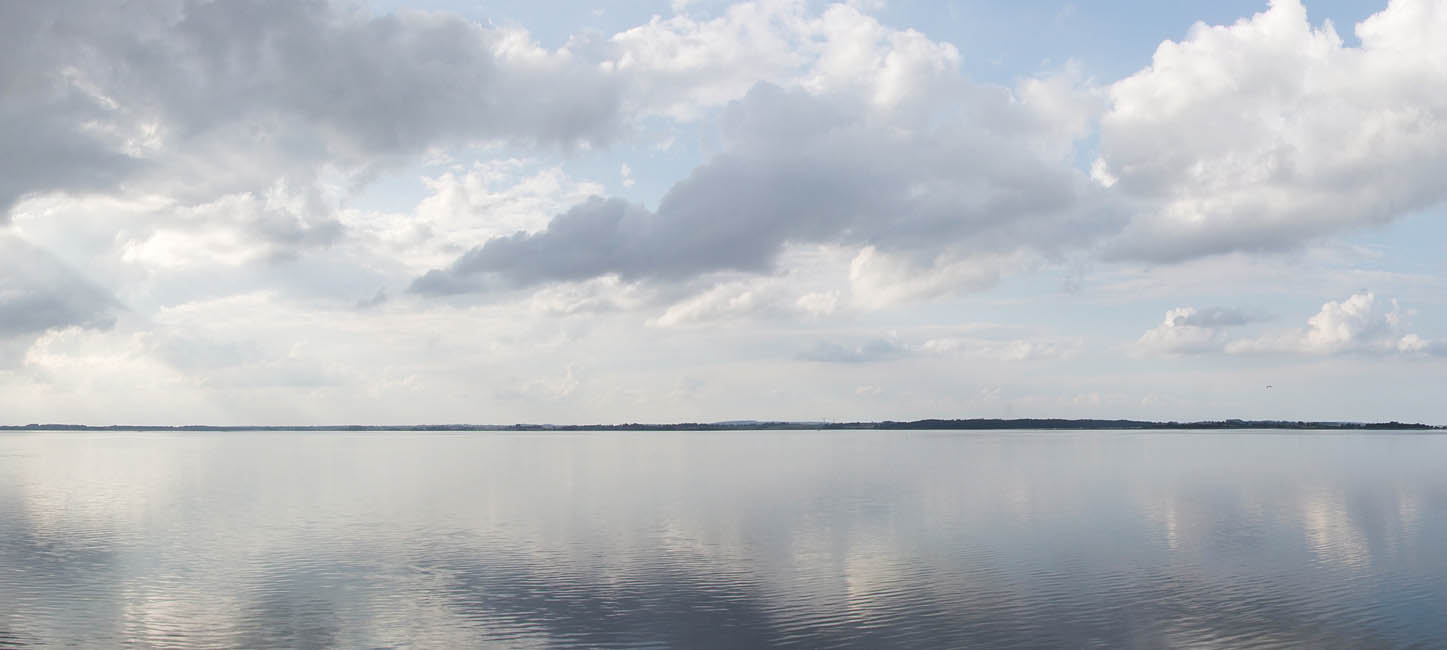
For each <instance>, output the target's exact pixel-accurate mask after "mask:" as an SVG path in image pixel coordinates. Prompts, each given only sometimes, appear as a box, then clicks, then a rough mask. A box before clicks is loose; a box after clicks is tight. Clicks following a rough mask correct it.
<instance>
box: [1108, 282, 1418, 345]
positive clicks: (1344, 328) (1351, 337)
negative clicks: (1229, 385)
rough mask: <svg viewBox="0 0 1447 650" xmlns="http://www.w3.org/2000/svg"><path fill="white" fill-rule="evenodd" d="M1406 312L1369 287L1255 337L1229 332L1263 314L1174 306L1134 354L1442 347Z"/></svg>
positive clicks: (1257, 318)
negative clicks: (1410, 323)
mask: <svg viewBox="0 0 1447 650" xmlns="http://www.w3.org/2000/svg"><path fill="white" fill-rule="evenodd" d="M1410 314H1411V313H1410V312H1408V311H1405V310H1403V309H1402V308H1401V307H1400V306H1399V305H1398V304H1397V301H1396V300H1392V301H1390V302H1389V303H1383V302H1380V301H1378V300H1377V298H1376V296H1375V295H1374V294H1372V293H1370V292H1364V293H1358V294H1354V295H1352V296H1351V297H1349V298H1347V299H1346V300H1342V301H1340V302H1338V301H1329V302H1327V303H1326V304H1324V305H1322V307H1321V310H1320V311H1318V312H1317V313H1316V315H1314V316H1312V317H1310V318H1308V319H1307V326H1306V327H1305V328H1302V329H1293V330H1284V331H1277V332H1268V333H1265V334H1262V335H1260V336H1257V337H1241V336H1231V332H1232V331H1233V330H1234V329H1236V328H1239V327H1242V326H1245V325H1248V324H1250V323H1254V322H1258V321H1261V320H1264V318H1263V317H1262V316H1260V315H1257V314H1253V313H1250V312H1245V311H1242V310H1237V309H1226V308H1219V307H1216V308H1206V309H1197V308H1194V307H1177V308H1175V309H1172V310H1170V311H1167V312H1166V317H1165V319H1164V320H1163V321H1162V322H1161V324H1160V325H1157V326H1156V327H1155V328H1153V329H1150V330H1147V331H1146V332H1145V334H1142V335H1141V337H1140V339H1139V340H1137V341H1136V342H1135V345H1134V346H1133V348H1132V353H1133V354H1135V355H1137V356H1152V355H1165V356H1170V355H1180V354H1222V353H1225V354H1233V355H1254V354H1298V355H1310V356H1330V355H1338V354H1369V355H1395V354H1437V353H1444V352H1447V346H1444V345H1443V344H1442V342H1440V341H1431V340H1427V339H1423V338H1422V337H1420V336H1418V335H1417V334H1415V333H1411V332H1408V331H1406V329H1407V319H1408V317H1409V316H1410Z"/></svg>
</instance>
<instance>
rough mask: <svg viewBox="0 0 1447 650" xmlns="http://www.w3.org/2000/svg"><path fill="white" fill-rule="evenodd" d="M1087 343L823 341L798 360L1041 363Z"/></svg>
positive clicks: (1051, 340) (942, 339) (1044, 339)
mask: <svg viewBox="0 0 1447 650" xmlns="http://www.w3.org/2000/svg"><path fill="white" fill-rule="evenodd" d="M1083 345H1084V341H1083V340H1082V339H1080V338H1050V337H1041V338H1037V339H1010V340H998V339H982V338H967V337H940V338H931V339H927V340H925V341H923V342H920V343H910V342H907V341H902V340H900V339H899V337H898V336H895V335H891V336H889V337H887V338H873V339H869V340H867V341H864V342H862V343H859V344H857V345H842V344H839V343H834V342H828V341H821V342H819V343H816V344H814V345H813V346H812V347H810V348H809V349H808V350H805V351H804V352H801V353H800V354H799V355H798V356H797V357H796V358H797V359H798V360H801V361H816V362H821V363H877V362H881V361H893V360H896V359H902V358H905V357H962V358H967V359H988V360H993V361H1007V362H1013V361H1039V360H1048V359H1068V358H1071V357H1074V356H1075V355H1076V354H1077V353H1078V352H1079V351H1080V348H1081V347H1082V346H1083Z"/></svg>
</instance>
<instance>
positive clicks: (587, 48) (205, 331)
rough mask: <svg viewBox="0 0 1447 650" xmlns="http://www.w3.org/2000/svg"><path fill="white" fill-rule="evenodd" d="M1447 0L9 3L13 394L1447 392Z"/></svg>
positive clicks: (1411, 396) (1187, 403)
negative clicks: (1446, 214) (1445, 389)
mask: <svg viewBox="0 0 1447 650" xmlns="http://www.w3.org/2000/svg"><path fill="white" fill-rule="evenodd" d="M1444 33H1447V1H1444V0H1391V1H1390V2H1388V3H1385V4H1383V3H1382V2H1380V1H1378V2H1354V1H1347V0H1339V1H1335V2H1325V1H1322V2H1305V3H1304V2H1300V1H1297V0H1277V1H1275V2H1271V3H1269V4H1267V3H1264V2H1246V1H1236V0H1231V1H1225V2H1209V3H1208V2H1169V3H1163V2H1154V1H1123V2H1114V3H1072V2H1064V3H1062V2H1047V1H1044V0H1029V1H1024V2H984V1H980V0H960V1H957V2H904V1H899V0H896V1H867V0H861V1H854V2H844V3H825V2H813V1H802V0H800V1H793V0H756V1H753V2H741V3H727V2H714V1H711V0H694V1H686V0H673V1H672V2H662V1H659V2H612V3H601V4H600V3H597V2H593V3H562V2H557V3H554V2H550V3H538V2H532V1H528V2H523V1H521V0H517V1H511V0H509V1H497V2H472V1H461V0H459V1H447V0H417V1H415V2H397V1H394V0H373V1H371V2H360V1H359V2H345V1H341V0H338V1H335V2H326V1H323V0H254V1H245V2H205V1H199V0H135V1H132V2H126V3H118V2H114V1H95V0H77V1H75V2H65V3H31V2H11V3H5V4H3V5H0V42H3V43H6V45H5V56H3V57H0V151H3V152H5V155H4V156H3V157H0V423H6V424H25V423H31V422H64V423H84V424H112V423H127V424H187V423H192V424H267V425H283V424H335V423H360V424H402V423H458V422H467V423H487V424H508V423H517V422H528V423H559V424H564V423H622V422H670V421H719V420H734V419H759V420H809V421H814V420H831V421H848V420H877V419H896V420H904V419H917V418H971V417H992V418H993V417H1068V418H1096V417H1105V418H1117V417H1124V418H1144V419H1159V420H1198V419H1219V418H1231V417H1235V418H1269V419H1290V420H1297V419H1310V420H1389V419H1395V420H1402V421H1425V422H1430V423H1442V424H1447V400H1443V399H1441V396H1442V394H1443V393H1442V389H1443V387H1444V386H1447V291H1444V289H1447V255H1443V251H1444V244H1447V223H1444V210H1447V208H1444V205H1443V199H1444V198H1447V183H1443V182H1442V178H1443V177H1444V174H1447V38H1442V37H1441V36H1442V35H1443V34H1444Z"/></svg>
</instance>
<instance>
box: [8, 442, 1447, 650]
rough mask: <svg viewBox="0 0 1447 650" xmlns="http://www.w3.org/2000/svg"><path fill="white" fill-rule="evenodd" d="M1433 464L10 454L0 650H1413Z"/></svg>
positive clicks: (1004, 453) (15, 447)
mask: <svg viewBox="0 0 1447 650" xmlns="http://www.w3.org/2000/svg"><path fill="white" fill-rule="evenodd" d="M1443 451H1447V437H1439V436H1402V437H1398V436H1384V434H1369V435H1361V436H1311V435H1296V434H1262V435H1244V434H1201V435H1188V434H1179V433H1161V434H1134V433H1033V434H1032V433H1028V432H1023V433H1007V434H979V433H967V434H946V433H900V432H879V433H873V432H869V433H828V434H815V433H786V432H768V433H735V434H703V433H682V434H680V433H659V434H636V433H606V434H587V435H493V434H484V435H476V434H471V435H419V434H363V435H359V434H317V433H307V434H291V435H286V434H260V433H258V434H249V433H248V434H196V435H185V436H174V435H154V436H148V435H128V436H107V435H91V434H84V435H82V434H16V435H5V436H3V437H0V571H3V572H4V574H5V575H7V576H9V577H8V578H7V579H6V580H3V581H0V646H3V647H12V646H14V647H23V645H25V644H43V645H75V646H80V647H106V646H117V645H123V644H124V643H130V644H132V645H136V646H155V645H165V646H174V647H183V648H184V647H215V646H218V645H219V646H231V647H298V648H325V647H361V646H368V647H398V646H403V645H409V644H410V645H412V646H415V647H470V646H490V645H495V646H506V647H540V648H582V647H695V648H709V647H719V648H726V647H822V646H829V647H859V648H864V647H869V648H887V647H996V648H1010V647H1041V646H1046V647H1051V646H1055V647H1067V646H1068V647H1087V646H1103V647H1152V648H1157V647H1237V648H1239V647H1275V646H1309V647H1318V648H1348V647H1351V648H1367V647H1405V646H1409V645H1411V644H1412V643H1414V642H1422V643H1428V644H1430V643H1431V642H1432V640H1433V639H1440V638H1444V637H1447V623H1443V622H1442V621H1444V620H1447V605H1444V602H1447V599H1444V598H1442V596H1443V594H1447V560H1444V559H1443V558H1442V557H1441V555H1440V553H1436V552H1435V551H1434V549H1437V548H1439V547H1440V543H1439V542H1440V540H1442V539H1447V537H1444V535H1447V522H1444V518H1443V516H1442V514H1440V513H1443V512H1444V510H1447V509H1444V506H1447V479H1443V478H1439V477H1438V476H1437V474H1436V472H1435V468H1434V467H1433V462H1432V459H1433V458H1440V457H1442V454H1441V452H1443Z"/></svg>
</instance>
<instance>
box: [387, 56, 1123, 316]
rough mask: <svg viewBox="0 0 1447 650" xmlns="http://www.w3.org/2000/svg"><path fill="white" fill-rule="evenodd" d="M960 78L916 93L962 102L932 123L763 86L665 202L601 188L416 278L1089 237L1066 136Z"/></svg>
mask: <svg viewBox="0 0 1447 650" xmlns="http://www.w3.org/2000/svg"><path fill="white" fill-rule="evenodd" d="M953 90H954V89H953V88H952V89H951V92H947V93H946V92H944V91H943V90H941V91H940V92H937V93H932V94H930V95H929V96H928V97H915V98H914V99H915V100H917V101H919V102H920V103H921V104H930V105H941V104H936V102H944V101H950V102H955V101H957V102H960V104H955V103H950V104H948V106H949V108H947V109H946V111H947V114H944V115H935V116H932V117H934V118H937V119H935V121H934V122H929V121H921V120H922V119H923V116H922V115H921V114H920V113H919V111H920V110H925V109H924V107H923V106H912V107H909V108H903V107H893V108H889V109H879V108H877V107H875V106H873V105H871V104H859V103H857V102H851V101H850V100H848V99H847V98H842V97H838V96H829V97H825V96H820V95H815V94H811V93H809V92H807V91H804V90H801V89H785V88H780V87H777V86H773V85H769V84H760V85H758V86H756V87H755V88H754V89H753V90H751V91H750V92H749V94H748V95H747V96H746V97H745V98H744V99H742V100H740V101H739V102H736V103H734V104H731V105H730V106H729V107H728V108H727V109H726V110H725V112H724V115H723V117H722V123H723V125H724V132H725V137H726V138H727V140H728V142H729V143H730V145H729V147H728V149H727V151H726V152H725V153H723V154H720V155H719V156H717V157H715V158H713V159H712V160H710V161H709V162H707V163H705V164H704V165H702V166H700V167H699V168H697V169H695V170H694V171H693V173H692V174H690V176H689V177H688V178H686V179H684V180H682V181H680V182H679V183H677V184H676V185H674V186H673V188H672V189H670V190H669V192H668V193H667V194H666V195H665V196H664V197H663V199H662V201H661V202H660V204H659V207H658V209H657V210H649V209H646V208H644V207H643V206H640V205H635V204H630V203H628V202H625V201H623V200H620V199H603V198H593V199H590V200H588V201H586V202H583V203H581V204H579V205H576V206H574V207H572V208H571V209H569V210H568V211H566V212H564V213H562V214H560V215H558V216H556V217H555V218H554V219H553V221H552V222H551V223H550V224H549V225H548V227H547V228H546V229H544V230H542V231H540V232H536V233H523V232H519V233H517V234H514V235H509V236H505V237H497V238H493V239H491V240H489V241H487V242H485V243H483V244H482V245H480V246H478V247H476V248H474V249H472V250H471V251H468V252H467V253H466V254H464V255H462V256H461V257H459V258H458V259H457V260H456V261H455V262H454V263H453V264H452V265H450V266H449V267H447V268H445V269H436V270H434V271H432V272H430V273H428V274H427V275H425V276H423V277H422V278H420V279H419V280H418V281H417V282H416V283H415V284H414V285H413V288H414V289H415V290H417V291H419V292H422V293H448V292H455V291H467V290H488V289H495V288H498V287H509V286H512V287H516V286H529V285H534V284H542V283H550V282H567V281H577V280H582V279H587V278H591V277H597V276H601V275H610V274H611V275H617V276H619V277H620V278H622V279H624V280H626V281H656V282H673V281H679V280H684V279H689V278H693V277H697V276H700V275H704V274H709V273H716V272H722V271H742V272H751V273H761V272H768V271H771V270H772V269H773V268H774V264H775V262H776V260H777V259H778V257H779V256H780V254H781V253H782V252H783V251H784V250H785V249H786V247H788V246H790V245H796V244H815V243H821V244H840V245H846V246H855V247H873V248H874V249H876V250H879V251H882V252H884V253H889V254H893V255H905V256H920V259H922V260H925V261H924V262H923V264H924V265H925V266H932V265H939V264H941V263H943V264H950V263H953V262H954V261H957V260H962V259H969V258H970V257H971V256H973V255H992V256H993V255H998V254H999V253H998V251H1001V250H1007V251H1008V250H1015V249H1019V248H1026V249H1029V250H1043V251H1051V250H1056V249H1058V248H1060V247H1062V246H1066V245H1075V244H1077V243H1078V242H1079V240H1081V239H1083V238H1089V237H1090V236H1092V235H1093V233H1094V232H1095V231H1096V230H1097V229H1098V227H1099V226H1100V224H1101V220H1100V219H1099V218H1098V217H1099V216H1100V215H1099V214H1098V213H1092V212H1089V211H1087V210H1084V209H1082V206H1083V205H1092V204H1093V202H1092V197H1091V196H1090V195H1091V194H1092V193H1093V192H1095V191H1097V190H1096V189H1092V185H1091V184H1090V183H1089V182H1088V181H1087V180H1086V179H1085V177H1084V176H1083V175H1082V174H1079V173H1076V172H1073V171H1071V170H1070V169H1069V167H1068V166H1066V165H1064V164H1062V162H1061V161H1060V160H1058V159H1056V158H1054V156H1055V155H1057V154H1058V153H1059V152H1058V151H1055V150H1054V143H1055V141H1056V139H1057V138H1058V137H1059V136H1058V134H1056V133H1054V132H1052V131H1050V129H1049V128H1047V127H1046V126H1044V125H1042V124H1039V123H1037V122H1035V121H1033V120H1032V119H1031V118H1030V117H1029V116H1028V115H1026V114H1024V113H1023V112H1022V111H1021V110H1019V109H1018V108H1016V106H1018V99H1017V98H1015V97H1014V96H1012V95H1011V94H1010V93H1009V92H1008V91H1004V90H1002V89H985V88H969V89H965V90H961V91H960V92H953ZM961 106H962V107H963V108H957V107H961ZM1032 143H1038V144H1039V146H1033V145H1032ZM929 260H936V261H934V262H931V261H929ZM992 278H993V276H990V277H989V278H987V279H986V280H984V281H970V282H967V284H970V285H975V286H979V285H988V284H990V283H992V282H993V279H992Z"/></svg>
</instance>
